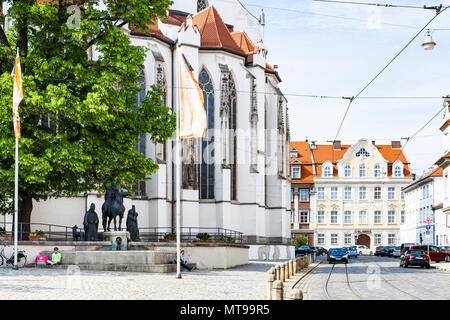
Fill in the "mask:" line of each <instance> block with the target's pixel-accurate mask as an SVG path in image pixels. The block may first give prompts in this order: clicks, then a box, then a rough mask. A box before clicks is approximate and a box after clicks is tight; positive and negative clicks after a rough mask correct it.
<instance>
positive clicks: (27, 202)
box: [18, 198, 33, 240]
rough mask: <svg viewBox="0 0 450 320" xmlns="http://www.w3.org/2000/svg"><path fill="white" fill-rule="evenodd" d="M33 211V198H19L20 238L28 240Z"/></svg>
mask: <svg viewBox="0 0 450 320" xmlns="http://www.w3.org/2000/svg"><path fill="white" fill-rule="evenodd" d="M31 211H33V199H30V198H29V199H22V200H19V216H18V220H19V225H18V230H19V240H28V236H29V235H30V229H31V228H30V222H31Z"/></svg>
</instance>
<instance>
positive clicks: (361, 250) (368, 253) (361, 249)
mask: <svg viewBox="0 0 450 320" xmlns="http://www.w3.org/2000/svg"><path fill="white" fill-rule="evenodd" d="M356 250H357V251H358V254H359V255H360V256H362V255H365V256H372V255H373V251H372V249H369V248H367V247H366V246H365V245H363V244H359V245H357V246H356Z"/></svg>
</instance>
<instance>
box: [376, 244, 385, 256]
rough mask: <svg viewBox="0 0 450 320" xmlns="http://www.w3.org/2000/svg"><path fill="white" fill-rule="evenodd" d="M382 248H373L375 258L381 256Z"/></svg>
mask: <svg viewBox="0 0 450 320" xmlns="http://www.w3.org/2000/svg"><path fill="white" fill-rule="evenodd" d="M383 248H384V247H381V246H380V247H376V248H375V253H374V255H376V256H382V250H383Z"/></svg>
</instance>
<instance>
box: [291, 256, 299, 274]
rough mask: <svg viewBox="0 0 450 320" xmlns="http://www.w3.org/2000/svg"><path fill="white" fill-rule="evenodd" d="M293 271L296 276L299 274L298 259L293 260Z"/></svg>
mask: <svg viewBox="0 0 450 320" xmlns="http://www.w3.org/2000/svg"><path fill="white" fill-rule="evenodd" d="M292 270H293V272H294V274H296V273H298V269H297V258H295V259H292Z"/></svg>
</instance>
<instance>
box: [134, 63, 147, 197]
mask: <svg viewBox="0 0 450 320" xmlns="http://www.w3.org/2000/svg"><path fill="white" fill-rule="evenodd" d="M136 84H137V85H138V86H139V87H140V88H141V90H140V91H139V92H138V94H137V97H136V106H138V107H139V106H140V105H141V104H142V102H143V101H144V99H145V94H146V92H145V75H144V71H141V73H140V74H139V80H138V81H137V83H136ZM146 149H147V146H146V137H145V135H141V136H139V143H137V144H136V147H135V150H137V151H138V152H140V153H143V154H144V156H145V154H146ZM132 190H133V193H134V194H135V195H137V196H145V195H146V186H145V181H140V182H138V183H136V184H135V185H133V186H132Z"/></svg>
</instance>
